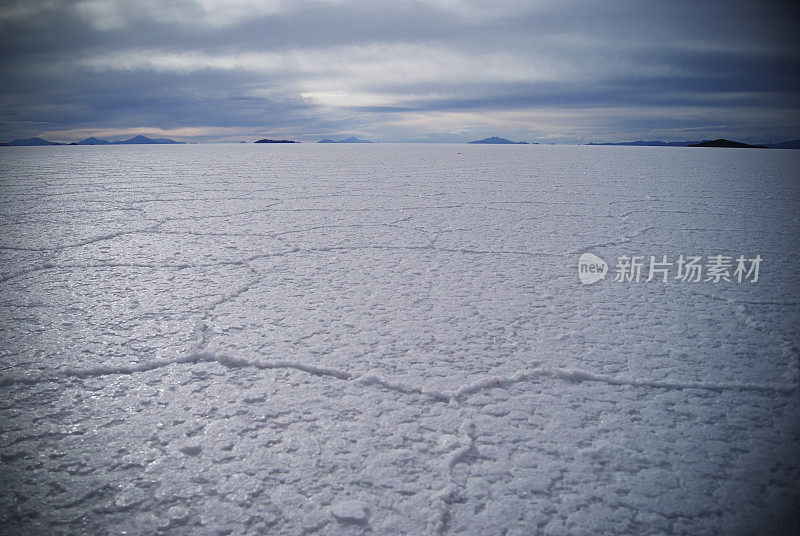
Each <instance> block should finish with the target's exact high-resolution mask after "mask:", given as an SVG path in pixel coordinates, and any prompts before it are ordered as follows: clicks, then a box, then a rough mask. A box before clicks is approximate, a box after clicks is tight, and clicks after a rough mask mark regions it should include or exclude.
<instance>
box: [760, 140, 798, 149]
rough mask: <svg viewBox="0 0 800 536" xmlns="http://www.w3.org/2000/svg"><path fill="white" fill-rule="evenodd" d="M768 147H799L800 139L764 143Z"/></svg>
mask: <svg viewBox="0 0 800 536" xmlns="http://www.w3.org/2000/svg"><path fill="white" fill-rule="evenodd" d="M764 145H766V146H767V147H769V148H770V149H800V140H790V141H782V142H780V143H765V144H764Z"/></svg>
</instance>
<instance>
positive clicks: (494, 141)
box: [469, 136, 538, 145]
mask: <svg viewBox="0 0 800 536" xmlns="http://www.w3.org/2000/svg"><path fill="white" fill-rule="evenodd" d="M469 143H470V144H488V145H538V144H536V143H528V142H527V141H511V140H507V139H505V138H498V137H497V136H492V137H491V138H483V139H482V140H475V141H471V142H469Z"/></svg>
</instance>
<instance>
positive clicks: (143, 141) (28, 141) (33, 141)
mask: <svg viewBox="0 0 800 536" xmlns="http://www.w3.org/2000/svg"><path fill="white" fill-rule="evenodd" d="M181 143H183V142H182V141H175V140H170V139H168V138H148V137H147V136H134V137H133V138H130V139H127V140H122V141H108V140H103V139H100V138H86V139H85V140H81V141H79V142H77V143H58V142H55V141H48V140H44V139H42V138H24V139H19V140H14V141H10V142H8V143H4V144H3V145H8V146H16V147H32V146H44V145H167V144H181Z"/></svg>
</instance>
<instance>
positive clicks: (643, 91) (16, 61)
mask: <svg viewBox="0 0 800 536" xmlns="http://www.w3.org/2000/svg"><path fill="white" fill-rule="evenodd" d="M796 20H797V18H796V14H795V12H794V11H793V10H792V9H791V8H788V7H785V6H783V5H781V4H780V3H774V4H767V5H764V4H756V3H753V2H726V3H722V2H699V3H697V2H695V3H689V2H685V3H684V2H671V3H669V5H666V4H663V5H662V3H651V2H627V1H608V2H595V1H586V2H549V1H546V2H521V1H520V2H517V1H511V0H507V1H499V2H490V3H489V2H472V1H458V0H438V1H428V2H386V3H382V2H369V3H366V2H347V1H343V0H342V1H337V0H318V1H315V2H298V1H293V2H288V1H279V0H276V1H267V2H263V1H262V2H251V1H245V0H239V1H233V2H230V1H229V2H223V1H217V0H195V1H189V0H184V1H179V2H155V1H151V0H148V1H140V2H123V1H121V0H120V1H100V0H83V1H78V2H68V1H61V2H59V1H55V0H51V1H43V2H40V3H33V4H31V3H30V2H6V3H3V4H2V7H0V36H1V37H0V54H2V58H3V60H2V65H1V66H0V75H2V77H3V79H4V80H6V81H7V83H6V84H5V86H4V88H3V89H2V90H0V121H1V122H0V137H2V138H3V139H5V138H8V137H12V136H13V135H17V134H18V135H49V136H50V137H55V138H58V137H59V136H61V138H62V139H66V138H67V137H69V136H80V135H82V134H84V133H86V134H94V133H99V132H104V133H107V134H109V133H110V134H113V131H114V129H118V130H119V131H120V132H123V131H125V132H128V131H129V130H128V129H136V128H139V129H140V130H141V129H148V128H149V129H151V130H150V131H153V132H164V133H167V134H169V133H170V132H172V133H176V135H179V136H182V137H184V138H185V139H197V140H213V139H236V138H237V137H251V136H259V135H262V134H273V133H274V134H278V133H280V134H284V135H291V136H295V137H300V138H303V137H306V138H307V139H312V138H314V137H315V136H328V135H331V134H337V133H348V134H360V135H362V136H371V137H374V138H378V139H387V140H404V139H418V140H425V139H431V140H448V139H452V140H463V139H471V138H472V137H475V136H478V135H483V134H487V135H488V134H500V135H506V136H515V137H518V138H520V139H540V140H581V141H585V140H589V139H597V138H598V137H601V138H606V139H620V138H628V137H644V136H648V135H653V136H655V135H656V134H658V137H661V138H662V139H684V138H685V137H686V136H684V135H683V134H684V133H685V132H692V133H697V135H693V136H691V137H692V138H696V137H698V136H700V137H704V136H705V137H711V136H716V135H726V136H730V137H737V138H740V139H767V138H769V139H776V138H790V137H800V136H799V135H798V132H797V127H796V125H797V124H798V121H797V119H798V117H799V114H798V109H799V108H800V106H798V98H797V94H798V89H799V88H800V80H798V74H797V73H798V69H797V65H798V62H797V60H798V57H799V56H800V54H799V52H798V51H799V50H800V47H798V42H797V39H796V38H795V37H794V33H793V32H792V30H793V25H794V23H795V22H796ZM237 129H238V130H237Z"/></svg>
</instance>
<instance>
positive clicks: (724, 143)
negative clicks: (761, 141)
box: [689, 138, 767, 149]
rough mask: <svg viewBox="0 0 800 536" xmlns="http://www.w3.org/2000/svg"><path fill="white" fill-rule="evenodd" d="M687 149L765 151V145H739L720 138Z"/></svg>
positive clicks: (736, 142)
mask: <svg viewBox="0 0 800 536" xmlns="http://www.w3.org/2000/svg"><path fill="white" fill-rule="evenodd" d="M689 147H729V148H738V149H766V148H767V147H766V146H765V145H750V144H748V143H741V142H738V141H731V140H725V139H722V138H719V139H716V140H711V141H703V142H700V143H694V144H692V145H690V146H689Z"/></svg>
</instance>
